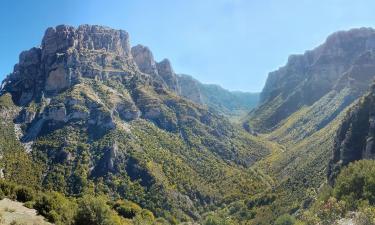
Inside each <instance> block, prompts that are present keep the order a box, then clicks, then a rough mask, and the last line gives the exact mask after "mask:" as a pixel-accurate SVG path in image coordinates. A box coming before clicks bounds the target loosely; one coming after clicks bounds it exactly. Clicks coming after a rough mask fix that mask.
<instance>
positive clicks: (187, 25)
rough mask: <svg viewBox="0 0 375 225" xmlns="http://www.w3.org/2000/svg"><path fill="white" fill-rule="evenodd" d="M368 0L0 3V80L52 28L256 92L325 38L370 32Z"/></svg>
mask: <svg viewBox="0 0 375 225" xmlns="http://www.w3.org/2000/svg"><path fill="white" fill-rule="evenodd" d="M374 12H375V1H373V0H367V1H364V0H356V1H353V0H185V1H183V0H132V1H131V0H34V1H33V0H1V3H0V28H1V31H0V78H1V79H3V78H4V76H5V75H6V74H9V73H10V72H11V71H12V69H13V65H14V64H15V63H17V61H18V54H19V53H20V52H21V51H22V50H26V49H29V48H31V47H33V46H38V45H40V42H41V39H42V36H43V34H44V31H45V29H46V28H47V27H49V26H56V25H58V24H70V25H75V26H77V25H79V24H100V25H107V26H110V27H113V28H119V29H124V30H127V31H128V32H129V33H130V38H131V44H132V45H136V44H138V43H141V44H143V45H146V46H149V47H150V49H151V50H152V51H153V53H154V56H155V58H156V59H157V60H161V59H163V58H169V59H170V60H171V62H172V65H173V67H174V70H175V71H176V72H178V73H186V74H191V75H193V76H194V77H196V78H197V79H199V80H200V81H202V82H205V83H216V84H220V85H222V86H223V87H225V88H228V89H231V90H243V91H260V90H261V89H262V87H263V85H264V82H265V80H266V78H267V74H268V72H270V71H272V70H275V69H277V68H278V67H279V66H282V65H283V64H285V62H286V60H287V58H288V55H290V54H295V53H303V52H304V51H305V50H307V49H311V48H313V47H315V46H317V45H318V44H320V43H322V42H323V41H324V40H325V38H326V36H327V35H329V34H330V33H332V32H334V31H337V30H343V29H349V28H352V27H362V26H375V25H374V24H375V13H374Z"/></svg>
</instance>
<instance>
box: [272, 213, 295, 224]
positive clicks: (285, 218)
mask: <svg viewBox="0 0 375 225" xmlns="http://www.w3.org/2000/svg"><path fill="white" fill-rule="evenodd" d="M295 223H296V219H295V218H294V217H292V216H291V215H289V214H284V215H282V216H279V217H278V218H277V219H276V221H275V225H293V224H295Z"/></svg>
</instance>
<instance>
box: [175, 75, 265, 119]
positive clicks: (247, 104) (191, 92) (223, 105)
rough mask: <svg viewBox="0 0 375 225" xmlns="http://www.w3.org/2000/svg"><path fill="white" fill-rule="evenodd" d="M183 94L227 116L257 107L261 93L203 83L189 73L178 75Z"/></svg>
mask: <svg viewBox="0 0 375 225" xmlns="http://www.w3.org/2000/svg"><path fill="white" fill-rule="evenodd" d="M178 81H179V85H180V93H181V96H183V97H185V98H188V99H191V100H192V101H194V102H196V103H201V104H204V105H207V106H208V107H209V108H211V109H213V110H215V111H218V112H220V113H221V114H222V115H227V116H238V117H240V116H244V115H246V113H247V112H249V111H250V110H251V109H253V108H255V107H256V105H257V104H258V101H259V93H250V92H241V91H228V90H226V89H224V88H222V87H220V86H219V85H215V84H202V83H201V82H199V81H197V80H196V79H194V78H193V77H191V76H189V75H184V74H181V75H178Z"/></svg>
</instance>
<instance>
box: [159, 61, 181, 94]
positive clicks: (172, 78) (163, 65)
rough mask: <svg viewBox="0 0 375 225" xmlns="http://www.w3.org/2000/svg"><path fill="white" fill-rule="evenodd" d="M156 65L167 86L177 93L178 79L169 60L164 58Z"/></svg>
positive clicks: (178, 90) (178, 91)
mask: <svg viewBox="0 0 375 225" xmlns="http://www.w3.org/2000/svg"><path fill="white" fill-rule="evenodd" d="M156 66H157V68H158V74H159V76H160V77H161V78H162V79H163V80H164V82H165V83H166V84H167V86H168V87H169V88H170V89H171V90H173V91H174V92H176V93H178V94H179V93H180V88H179V85H178V79H177V76H176V74H175V73H174V71H173V69H172V65H171V62H170V61H169V60H168V59H164V60H163V61H161V62H159V63H157V64H156Z"/></svg>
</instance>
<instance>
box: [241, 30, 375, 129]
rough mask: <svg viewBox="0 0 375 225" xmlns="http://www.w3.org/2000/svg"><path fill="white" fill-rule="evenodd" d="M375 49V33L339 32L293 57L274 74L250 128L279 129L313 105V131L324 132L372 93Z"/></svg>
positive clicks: (311, 113)
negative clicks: (351, 107) (292, 116)
mask: <svg viewBox="0 0 375 225" xmlns="http://www.w3.org/2000/svg"><path fill="white" fill-rule="evenodd" d="M374 50H375V31H374V30H373V29H371V28H361V29H353V30H350V31H342V32H337V33H334V34H332V35H331V36H329V37H328V38H327V40H326V42H325V43H324V44H322V45H321V46H319V47H317V48H315V49H314V50H311V51H307V52H306V53H305V54H303V55H293V56H291V57H289V60H288V63H287V64H286V65H285V66H284V67H281V68H280V69H279V70H277V71H275V72H272V73H270V74H269V76H268V79H267V82H266V85H265V87H264V89H263V91H262V93H261V95H260V103H259V105H260V106H259V107H258V108H257V109H256V110H254V111H253V112H252V113H251V114H250V119H249V121H250V122H249V123H247V126H249V127H251V128H252V129H254V130H256V131H261V132H264V131H267V132H269V131H273V130H275V129H277V128H278V127H280V126H281V124H282V123H283V122H285V121H286V120H287V118H288V117H289V116H291V115H292V114H293V113H295V112H297V111H299V110H301V109H305V110H307V108H309V107H310V108H311V107H313V108H315V109H309V112H308V113H310V115H311V116H312V117H310V118H311V119H312V121H315V122H313V123H312V124H310V127H311V128H312V129H321V128H322V127H324V126H325V125H326V124H328V123H329V122H330V121H332V120H333V119H334V118H335V117H336V116H337V115H338V113H339V112H340V111H342V110H343V109H344V108H345V107H346V106H348V105H350V104H351V103H352V102H353V101H354V100H356V99H357V98H358V97H359V96H361V95H363V94H364V93H365V92H366V90H367V89H368V86H369V83H371V81H372V79H373V78H374V73H375V66H374V63H373V62H374ZM305 118H307V117H306V116H305ZM299 123H311V122H310V121H308V120H306V119H305V120H304V121H300V122H299ZM302 133H303V134H305V133H306V132H305V131H302Z"/></svg>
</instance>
